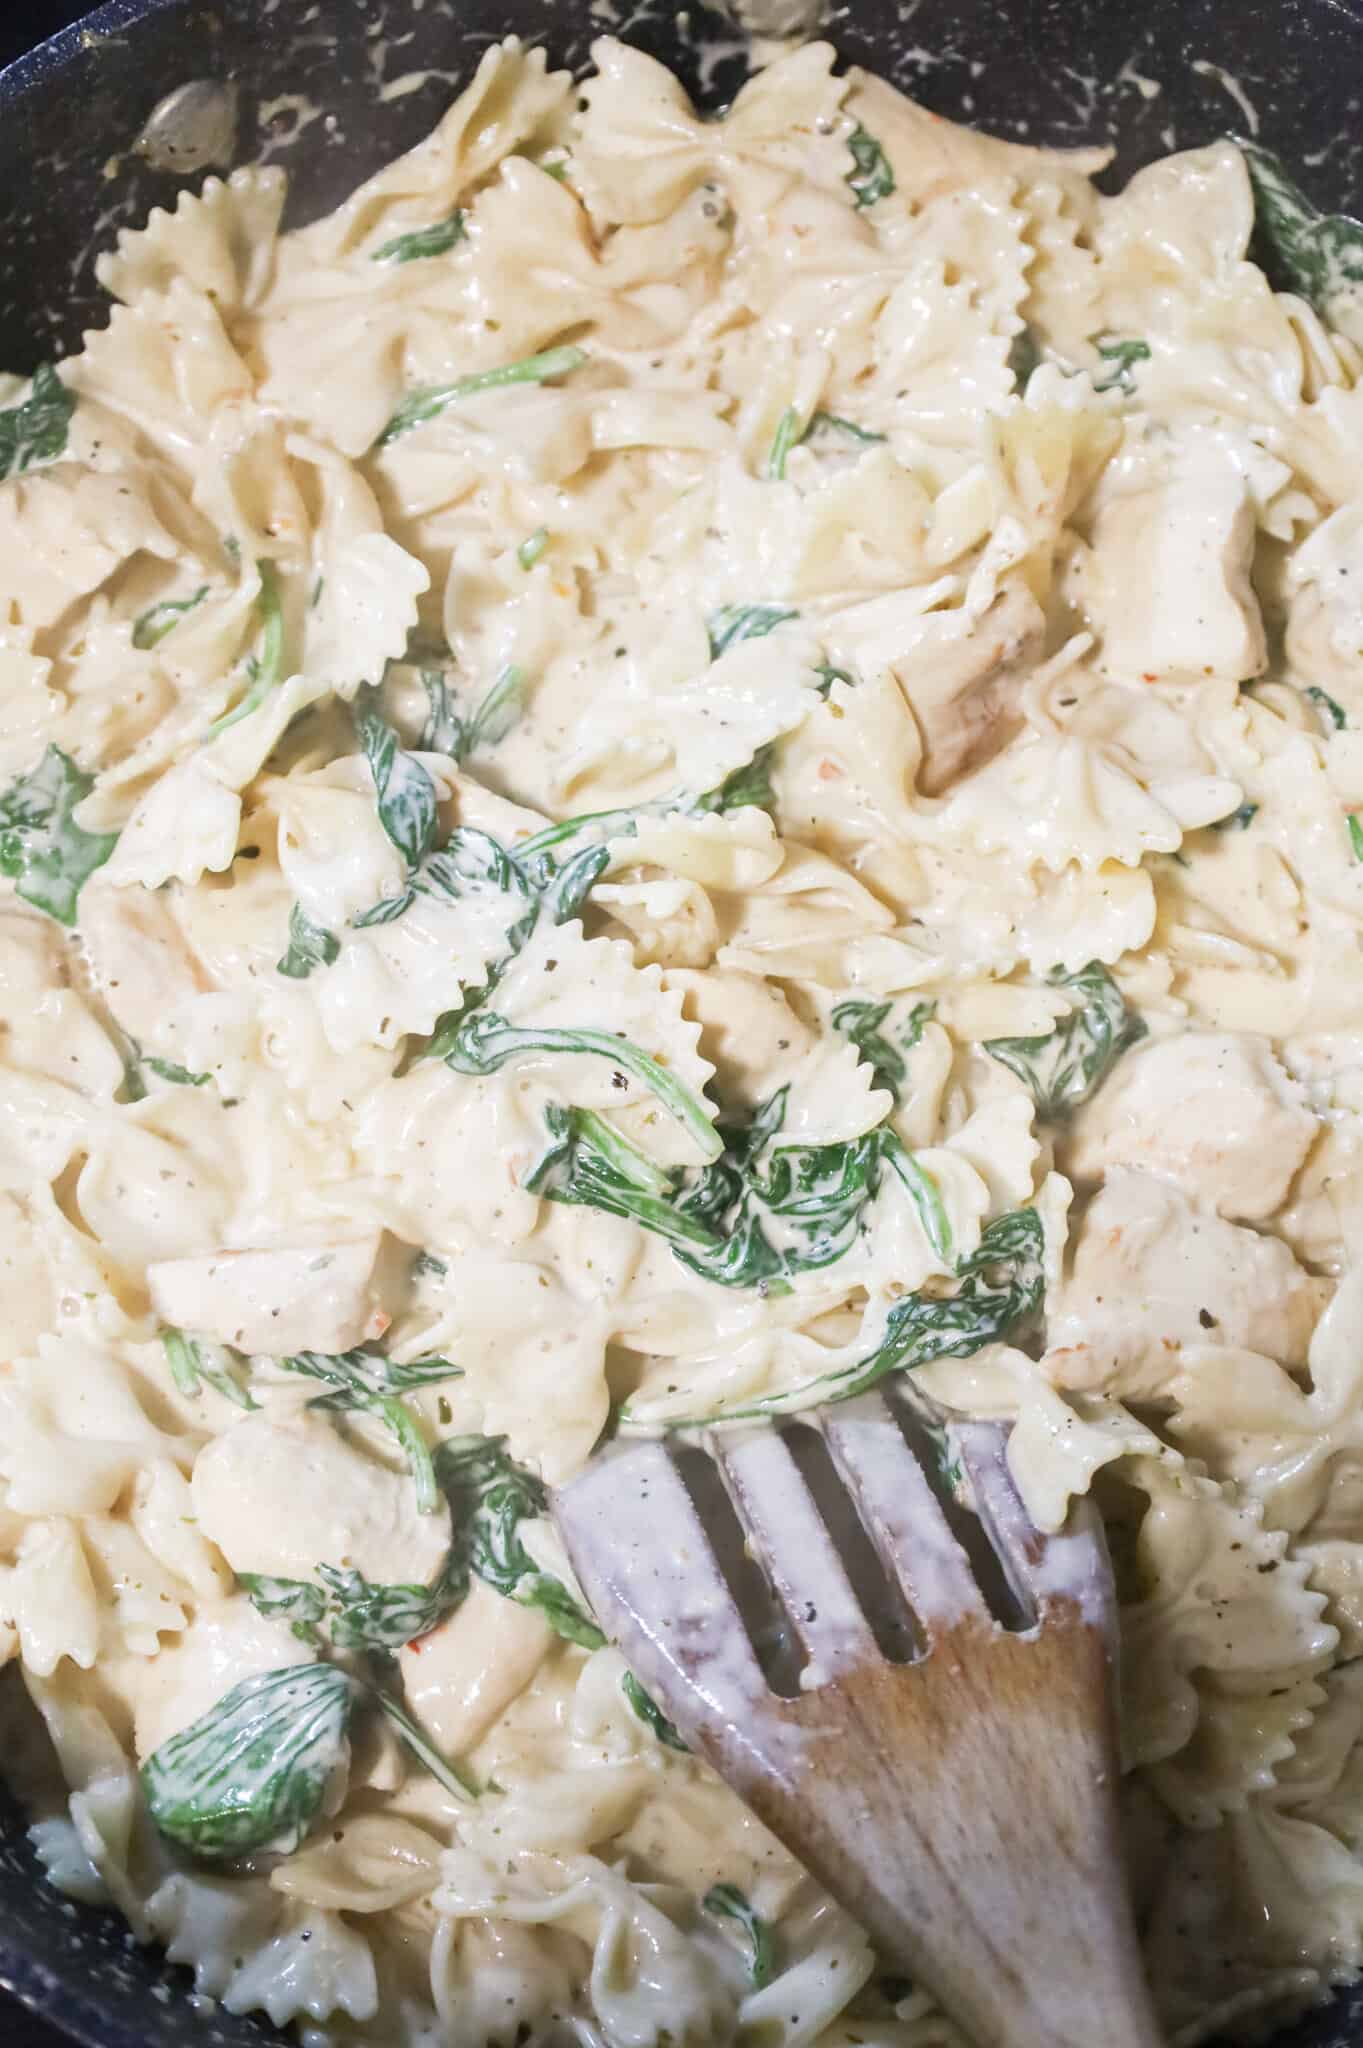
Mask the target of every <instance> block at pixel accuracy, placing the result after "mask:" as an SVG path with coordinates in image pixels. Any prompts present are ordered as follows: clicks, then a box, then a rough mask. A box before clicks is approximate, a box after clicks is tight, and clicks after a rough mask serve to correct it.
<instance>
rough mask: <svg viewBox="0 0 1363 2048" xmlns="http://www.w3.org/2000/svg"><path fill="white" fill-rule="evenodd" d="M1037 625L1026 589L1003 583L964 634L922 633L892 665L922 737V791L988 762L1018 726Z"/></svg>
mask: <svg viewBox="0 0 1363 2048" xmlns="http://www.w3.org/2000/svg"><path fill="white" fill-rule="evenodd" d="M927 623H930V622H927ZM953 623H954V619H953ZM1045 629H1046V622H1045V619H1044V617H1043V616H1042V612H1041V608H1040V606H1039V605H1038V604H1037V602H1036V600H1035V598H1034V597H1033V596H1032V594H1031V592H1030V591H1029V590H1027V588H1026V587H1025V585H1023V584H1020V583H1016V584H1009V585H1007V586H1006V587H1005V588H1003V589H1002V590H1000V592H999V594H998V596H997V597H996V598H995V599H994V602H993V603H992V604H991V605H990V606H989V609H988V610H987V611H986V612H984V613H983V614H982V615H981V616H980V617H979V618H978V619H976V620H975V621H974V622H973V623H972V624H971V625H970V627H969V630H968V631H961V632H953V633H952V634H951V635H950V636H948V635H947V634H946V633H945V632H943V633H941V634H939V635H936V636H935V637H931V638H930V637H927V636H926V635H925V636H924V637H923V639H922V640H921V641H920V642H919V644H918V645H917V646H915V648H914V649H913V651H912V652H911V653H906V654H904V655H902V656H901V657H899V658H898V659H897V660H895V661H894V662H893V664H892V666H893V668H894V672H895V674H896V675H897V676H898V678H899V681H900V684H901V686H902V688H903V691H904V694H905V696H906V697H907V698H908V700H909V707H910V709H911V710H912V712H913V715H914V718H915V719H916V720H917V723H918V732H919V737H920V738H921V740H922V742H923V759H922V762H921V764H920V766H919V770H918V786H919V788H920V789H921V790H923V791H924V792H925V793H926V794H927V795H928V796H940V795H941V793H942V791H943V790H944V789H947V788H948V787H949V786H950V785H951V784H952V783H953V782H955V781H956V780H957V779H958V777H960V776H962V775H964V774H966V772H967V771H968V770H969V769H971V768H979V767H982V766H983V765H984V763H985V762H986V761H990V760H992V759H993V757H994V755H995V754H997V753H998V752H999V750H1000V748H1001V747H1003V746H1006V744H1007V743H1008V741H1009V740H1010V739H1011V738H1012V737H1013V734H1014V733H1015V732H1016V731H1017V730H1018V727H1019V725H1020V723H1021V713H1020V710H1019V699H1020V696H1021V692H1022V683H1023V677H1024V675H1025V673H1026V670H1027V668H1028V666H1029V664H1030V663H1032V662H1034V661H1035V660H1036V658H1037V656H1038V655H1039V654H1040V652H1041V645H1042V641H1043V638H1044V635H1045Z"/></svg>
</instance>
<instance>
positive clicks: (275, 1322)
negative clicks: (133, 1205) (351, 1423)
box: [147, 1237, 387, 1358]
mask: <svg viewBox="0 0 1363 2048" xmlns="http://www.w3.org/2000/svg"><path fill="white" fill-rule="evenodd" d="M378 1250H379V1240H378V1238H377V1237H363V1238H358V1239H356V1241H355V1242H354V1243H353V1244H321V1245H317V1244H313V1245H298V1246H290V1247H288V1248H287V1249H285V1250H282V1251H242V1252H232V1251H222V1252H211V1253H209V1255H208V1256H207V1257H206V1258H198V1259H162V1260H160V1261H159V1262H158V1263H157V1264H155V1265H151V1266H148V1268H147V1285H148V1287H149V1288H150V1289H151V1298H152V1302H153V1304H154V1306H155V1308H156V1311H157V1314H158V1315H159V1316H160V1317H161V1320H162V1321H163V1322H166V1323H171V1324H173V1325H174V1327H175V1328H176V1329H179V1330H190V1331H192V1332H193V1333H194V1335H195V1336H196V1337H212V1338H214V1339H215V1340H216V1341H217V1342H218V1343H220V1344H235V1345H236V1347H237V1349H238V1350H239V1351H265V1352H269V1353H270V1354H272V1355H273V1356H274V1357H276V1358H279V1357H283V1356H285V1355H286V1354H287V1353H288V1352H291V1351H350V1350H352V1349H353V1348H354V1347H355V1346H356V1345H357V1344H363V1343H364V1342H365V1340H366V1339H367V1338H372V1337H378V1336H381V1335H382V1334H383V1331H384V1329H385V1328H386V1327H387V1318H386V1317H385V1316H384V1313H383V1311H382V1309H381V1308H379V1307H378V1306H377V1305H376V1303H375V1300H374V1294H373V1288H372V1285H371V1282H372V1279H373V1273H374V1261H375V1259H376V1258H377V1256H378Z"/></svg>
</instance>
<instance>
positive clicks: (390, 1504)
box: [191, 1408, 450, 1586]
mask: <svg viewBox="0 0 1363 2048" xmlns="http://www.w3.org/2000/svg"><path fill="white" fill-rule="evenodd" d="M191 1490H192V1492H193V1496H194V1512H195V1514H196V1515H197V1516H198V1518H199V1527H200V1529H201V1531H202V1532H203V1534H204V1535H205V1536H206V1537H207V1538H208V1539H209V1541H210V1542H211V1543H216V1544H217V1546H218V1549H219V1550H220V1551H221V1552H222V1554H223V1556H224V1557H225V1558H226V1559H227V1562H228V1563H229V1564H230V1565H231V1567H232V1569H233V1571H234V1572H264V1573H266V1574H268V1575H270V1576H272V1577H278V1578H284V1579H310V1578H312V1577H313V1576H314V1574H315V1572H316V1569H317V1566H318V1565H319V1564H332V1565H340V1566H341V1567H343V1568H346V1567H350V1566H353V1567H354V1568H355V1569H356V1570H357V1571H361V1572H363V1573H364V1576H365V1577H366V1578H367V1579H369V1580H370V1581H371V1582H372V1583H373V1584H375V1585H381V1586H394V1585H401V1586H418V1585H419V1586H425V1585H429V1584H430V1583H431V1581H432V1580H433V1579H434V1578H435V1576H436V1574H437V1572H438V1571H439V1570H440V1569H441V1567H442V1565H443V1564H444V1562H445V1556H446V1553H447V1551H448V1549H449V1542H450V1511H449V1508H448V1506H447V1505H446V1503H445V1502H444V1501H443V1500H442V1501H441V1502H440V1503H439V1505H438V1507H437V1508H436V1510H435V1512H434V1513H433V1514H429V1515H423V1514H421V1513H419V1512H418V1509H417V1504H416V1491H415V1488H414V1487H413V1485H412V1481H411V1476H410V1474H408V1473H407V1472H404V1471H393V1470H391V1469H390V1468H389V1467H388V1466H387V1465H381V1464H380V1463H379V1461H378V1459H377V1458H372V1457H370V1456H368V1455H367V1453H366V1452H365V1451H363V1450H362V1449H360V1448H359V1446H358V1445H357V1444H355V1443H353V1442H348V1441H347V1440H346V1438H345V1437H343V1436H342V1435H341V1433H340V1431H339V1430H338V1429H337V1428H336V1427H335V1425H334V1424H333V1423H332V1422H331V1421H330V1420H329V1419H328V1418H327V1417H325V1416H322V1415H314V1414H311V1413H310V1412H309V1411H308V1410H307V1409H306V1408H301V1409H299V1410H297V1411H296V1412H295V1413H293V1414H291V1415H286V1416H281V1415H279V1414H278V1413H275V1414H265V1413H263V1412H262V1413H260V1414H256V1415H248V1416H246V1418H245V1419H244V1420H243V1421H241V1422H238V1423H236V1424H234V1426H233V1427H232V1428H231V1429H228V1430H226V1431H224V1433H223V1435H222V1436H219V1437H215V1438H214V1439H213V1441H212V1443H210V1444H208V1445H207V1446H206V1448H205V1449H204V1450H203V1451H202V1452H201V1453H200V1455H199V1459H198V1462H197V1463H196V1465H195V1467H194V1477H193V1481H192V1489H191Z"/></svg>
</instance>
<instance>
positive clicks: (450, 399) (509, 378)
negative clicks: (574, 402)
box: [374, 348, 587, 448]
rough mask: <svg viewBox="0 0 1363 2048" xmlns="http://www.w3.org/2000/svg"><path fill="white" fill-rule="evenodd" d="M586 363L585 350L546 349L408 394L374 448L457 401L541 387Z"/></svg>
mask: <svg viewBox="0 0 1363 2048" xmlns="http://www.w3.org/2000/svg"><path fill="white" fill-rule="evenodd" d="M586 360H587V353H586V350H585V349H580V348H546V349H542V350H541V351H540V353H539V354H538V355H533V356H524V357H523V358H522V359H521V360H520V361H519V362H516V363H504V364H502V366H501V367H500V368H499V369H496V370H479V371H476V372H475V373H474V374H473V375H472V376H470V377H456V378H455V380H454V382H453V383H452V384H433V385H427V386H424V387H422V388H421V389H420V390H417V391H411V392H409V393H408V395H407V397H406V398H404V400H403V401H402V404H401V405H400V406H399V407H398V409H397V411H396V412H395V413H394V414H393V417H392V418H391V419H390V420H389V422H388V424H387V426H386V427H385V428H384V430H383V432H382V433H381V434H380V435H379V438H378V440H377V441H376V442H375V444H374V445H375V446H376V447H378V448H386V447H387V446H388V444H389V443H390V442H392V441H396V440H398V439H399V437H400V436H401V435H403V434H409V433H410V432H411V431H412V429H413V427H419V426H422V425H424V423H425V422H426V421H427V420H433V419H436V418H438V417H439V415H440V414H441V413H442V412H445V411H446V410H447V409H448V407H450V406H451V405H456V404H458V402H459V400H460V399H461V398H472V397H473V396H474V395H475V393H477V392H479V391H496V390H499V389H500V388H501V387H502V386H504V385H507V384H543V383H545V382H546V381H547V380H548V379H549V378H551V377H566V376H567V375H568V373H569V371H570V370H576V369H578V368H580V367H581V365H582V364H583V363H585V362H586Z"/></svg>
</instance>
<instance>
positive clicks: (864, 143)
mask: <svg viewBox="0 0 1363 2048" xmlns="http://www.w3.org/2000/svg"><path fill="white" fill-rule="evenodd" d="M847 147H848V148H849V149H850V150H851V152H852V168H851V170H850V171H849V172H848V173H847V176H846V178H845V180H844V183H846V184H848V185H850V186H851V188H852V191H853V193H854V195H855V197H856V203H857V211H858V212H860V211H861V210H862V208H863V207H867V206H874V205H875V203H876V201H877V199H886V198H888V197H889V195H890V193H891V192H893V191H894V172H893V171H892V170H891V168H890V160H889V158H888V157H887V156H886V154H885V151H884V150H883V149H882V148H881V146H880V144H879V142H877V140H876V138H875V136H874V135H872V134H871V133H870V132H869V131H868V130H867V129H865V128H863V127H862V125H861V123H860V121H858V123H857V125H856V127H855V128H854V129H853V130H852V133H851V134H850V135H849V136H848V138H847Z"/></svg>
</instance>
